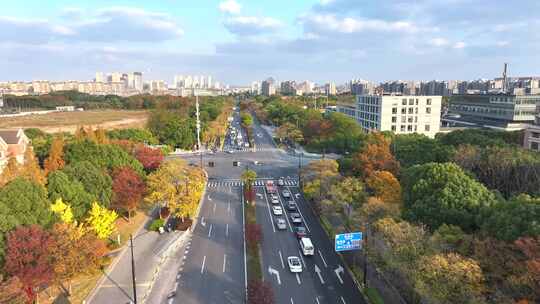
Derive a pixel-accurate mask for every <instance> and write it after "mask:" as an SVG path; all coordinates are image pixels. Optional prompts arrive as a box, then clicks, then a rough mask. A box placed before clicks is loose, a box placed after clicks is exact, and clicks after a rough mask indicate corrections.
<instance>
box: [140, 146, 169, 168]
mask: <svg viewBox="0 0 540 304" xmlns="http://www.w3.org/2000/svg"><path fill="white" fill-rule="evenodd" d="M135 158H136V159H137V160H138V161H139V162H140V163H141V164H142V165H143V167H144V169H145V170H146V172H151V171H153V170H156V169H157V168H159V166H160V165H161V163H162V162H163V159H164V156H163V152H162V151H161V149H153V148H150V147H146V146H141V147H138V148H136V149H135Z"/></svg>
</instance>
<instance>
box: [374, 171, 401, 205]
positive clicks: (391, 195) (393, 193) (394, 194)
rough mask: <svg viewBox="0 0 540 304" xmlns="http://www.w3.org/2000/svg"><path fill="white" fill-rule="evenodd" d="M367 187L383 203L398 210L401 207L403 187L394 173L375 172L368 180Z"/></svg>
mask: <svg viewBox="0 0 540 304" xmlns="http://www.w3.org/2000/svg"><path fill="white" fill-rule="evenodd" d="M366 185H367V186H368V188H369V189H370V190H371V191H372V192H373V194H374V195H375V196H376V197H377V198H379V199H380V200H381V201H383V202H385V203H388V204H390V205H393V206H396V207H398V208H399V207H400V206H401V185H400V184H399V181H398V180H397V178H396V177H395V176H394V175H393V174H392V173H390V172H388V171H375V172H373V173H372V174H371V175H370V176H369V177H368V178H367V179H366Z"/></svg>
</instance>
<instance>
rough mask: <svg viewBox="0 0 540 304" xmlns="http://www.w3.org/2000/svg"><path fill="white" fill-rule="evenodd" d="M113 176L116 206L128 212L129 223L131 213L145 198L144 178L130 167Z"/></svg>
mask: <svg viewBox="0 0 540 304" xmlns="http://www.w3.org/2000/svg"><path fill="white" fill-rule="evenodd" d="M113 176H114V178H113V185H112V189H113V193H114V194H113V201H114V206H115V207H117V208H120V209H123V210H126V211H127V213H128V221H129V220H130V219H131V213H132V212H133V211H135V209H136V208H137V206H138V205H139V203H140V201H141V200H142V198H143V195H144V192H145V191H146V185H145V184H144V181H143V180H142V178H141V177H140V176H139V175H138V174H137V173H136V172H135V171H133V169H131V168H130V167H121V168H117V169H116V170H115V171H114V173H113Z"/></svg>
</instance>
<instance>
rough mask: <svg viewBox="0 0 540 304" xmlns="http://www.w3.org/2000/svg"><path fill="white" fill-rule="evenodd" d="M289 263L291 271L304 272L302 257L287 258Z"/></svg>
mask: <svg viewBox="0 0 540 304" xmlns="http://www.w3.org/2000/svg"><path fill="white" fill-rule="evenodd" d="M287 264H289V270H290V271H291V272H294V273H297V272H302V263H301V262H300V258H299V257H297V256H290V257H288V258H287Z"/></svg>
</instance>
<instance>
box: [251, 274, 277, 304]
mask: <svg viewBox="0 0 540 304" xmlns="http://www.w3.org/2000/svg"><path fill="white" fill-rule="evenodd" d="M247 289H248V300H247V302H248V304H274V303H275V302H274V301H275V300H274V292H273V291H272V286H271V285H270V284H269V283H268V282H263V281H261V280H257V279H255V280H250V281H249V282H248V286H247Z"/></svg>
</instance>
